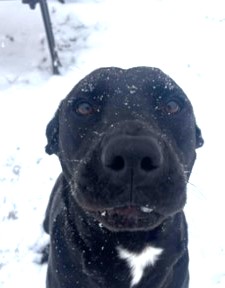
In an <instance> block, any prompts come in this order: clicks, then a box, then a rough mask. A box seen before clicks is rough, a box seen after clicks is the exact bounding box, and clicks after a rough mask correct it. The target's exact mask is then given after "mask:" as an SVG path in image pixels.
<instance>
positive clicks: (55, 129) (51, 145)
mask: <svg viewBox="0 0 225 288" xmlns="http://www.w3.org/2000/svg"><path fill="white" fill-rule="evenodd" d="M46 137H47V140H48V143H47V145H46V146H45V152H46V153H48V154H49V155H52V154H58V151H59V110H57V112H56V113H55V116H54V117H53V119H52V120H51V121H50V122H49V123H48V125H47V128H46Z"/></svg>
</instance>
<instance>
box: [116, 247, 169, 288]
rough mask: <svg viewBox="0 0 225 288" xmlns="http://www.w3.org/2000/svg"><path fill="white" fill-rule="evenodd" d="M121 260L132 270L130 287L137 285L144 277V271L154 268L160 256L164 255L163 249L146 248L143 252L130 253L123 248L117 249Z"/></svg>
mask: <svg viewBox="0 0 225 288" xmlns="http://www.w3.org/2000/svg"><path fill="white" fill-rule="evenodd" d="M117 252H118V257H119V259H121V260H123V261H125V262H126V265H127V266H128V268H129V270H130V276H131V283H130V287H131V288H132V287H133V286H134V285H137V284H138V283H139V282H140V281H141V279H142V277H143V275H144V271H145V269H146V268H147V267H149V266H152V267H153V266H154V265H155V263H156V262H157V260H158V259H159V257H160V255H161V254H162V253H163V249H162V248H156V247H153V246H146V247H145V248H144V249H143V250H142V251H141V252H139V253H134V252H130V251H128V250H127V249H125V248H123V247H122V246H118V247H117Z"/></svg>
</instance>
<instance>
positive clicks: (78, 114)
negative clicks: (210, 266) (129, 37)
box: [46, 67, 203, 231]
mask: <svg viewBox="0 0 225 288" xmlns="http://www.w3.org/2000/svg"><path fill="white" fill-rule="evenodd" d="M47 138H48V144H47V146H46V152H47V153H48V154H53V153H55V154H57V155H58V157H59V159H60V162H61V165H62V169H63V173H64V175H65V177H66V179H67V181H68V183H69V184H70V187H71V193H72V195H73V198H74V199H75V201H76V202H77V204H78V205H79V206H80V207H81V208H82V209H83V210H84V211H85V212H86V213H87V214H89V215H90V217H94V218H95V219H97V221H99V222H101V223H102V224H103V225H104V226H105V227H107V228H108V229H110V230H115V231H134V230H135V231H136V230H146V229H153V228H155V227H156V226H158V225H159V224H161V223H162V221H163V220H164V219H165V218H167V217H170V216H171V215H174V214H175V213H177V212H178V211H181V210H182V209H183V207H184V205H185V202H186V184H187V181H188V178H189V175H190V173H191V170H192V167H193V164H194V161H195V157H196V153H195V149H196V148H198V147H200V146H202V144H203V139H202V137H201V131H200V129H199V128H198V127H197V126H196V122H195V117H194V114H193V109H192V106H191V103H190V101H189V100H188V98H187V96H186V95H185V94H184V92H183V91H182V89H181V88H180V87H179V86H178V85H177V84H176V83H175V82H174V81H173V80H172V79H171V78H170V77H168V76H167V75H165V74H164V73H163V72H162V71H160V70H159V69H156V68H148V67H136V68H131V69H128V70H123V69H120V68H101V69H98V70H96V71H94V72H92V73H91V74H89V75H88V76H87V77H85V78H84V79H83V80H81V81H80V82H79V83H78V84H77V85H76V86H75V87H74V88H73V90H72V91H71V92H70V93H69V95H68V96H67V97H66V98H65V99H64V100H63V101H62V102H61V104H60V106H59V109H58V111H57V112H56V114H55V117H54V118H53V119H52V121H51V122H50V123H49V124H48V126H47Z"/></svg>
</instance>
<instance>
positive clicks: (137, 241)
mask: <svg viewBox="0 0 225 288" xmlns="http://www.w3.org/2000/svg"><path fill="white" fill-rule="evenodd" d="M73 207H74V203H73ZM82 213H85V212H84V211H82V209H81V208H80V207H78V206H77V209H75V210H74V208H73V211H70V212H69V213H68V215H69V217H72V218H73V217H76V219H80V221H79V222H78V223H76V225H79V227H70V228H71V229H72V230H73V231H80V232H79V235H78V234H77V236H76V239H74V241H76V245H77V244H78V243H79V244H80V245H78V246H79V247H80V248H79V251H80V252H79V253H80V257H81V259H82V271H81V272H83V273H84V274H85V275H86V276H87V277H88V278H89V279H91V281H93V283H94V284H93V287H99V288H102V287H104V288H105V287H108V286H107V283H115V287H118V288H120V287H123V288H125V286H124V283H129V285H128V286H126V287H131V288H132V287H134V286H135V285H137V284H138V283H140V281H141V280H142V279H143V277H144V275H145V274H146V273H147V272H146V271H148V269H154V267H155V266H157V267H158V268H157V269H159V266H160V267H161V265H162V260H161V259H163V265H162V268H160V269H165V268H164V267H172V266H173V265H174V263H176V262H177V259H178V258H179V257H181V253H183V252H181V251H183V250H185V249H186V246H187V235H183V234H184V233H185V229H184V227H183V226H182V225H183V224H182V223H184V222H183V221H182V220H183V219H184V214H183V212H179V213H177V214H175V215H174V216H173V217H169V218H168V219H166V220H165V221H164V222H163V223H162V224H161V225H159V226H158V227H157V228H155V229H154V230H150V231H141V232H140V231H138V232H112V231H109V230H108V229H106V228H104V227H103V226H102V225H101V223H99V222H97V221H96V220H95V219H94V218H93V217H92V216H90V217H87V214H86V213H85V217H82ZM76 214H77V215H76ZM69 222H70V221H69ZM71 222H72V221H71ZM185 223H186V222H185ZM82 231H83V232H82ZM83 235H84V237H83ZM76 247H77V246H76ZM184 247H185V249H184ZM71 253H72V251H71ZM146 269H147V270H146ZM120 271H123V273H122V272H121V273H120ZM165 273H166V272H165ZM115 275H116V279H115ZM124 275H125V276H124ZM165 275H166V274H165ZM145 276H146V275H145ZM124 277H126V279H124ZM149 277H150V276H149ZM154 281H162V279H159V280H157V279H155V280H154ZM154 281H153V282H152V283H156V282H154ZM110 287H111V286H110ZM162 287H167V286H162Z"/></svg>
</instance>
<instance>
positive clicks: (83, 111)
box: [76, 102, 95, 116]
mask: <svg viewBox="0 0 225 288" xmlns="http://www.w3.org/2000/svg"><path fill="white" fill-rule="evenodd" d="M94 112H95V109H94V107H93V106H92V105H91V104H90V103H88V102H81V103H79V104H77V106H76V113H77V114H79V115H81V116H88V115H91V114H93V113H94Z"/></svg>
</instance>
